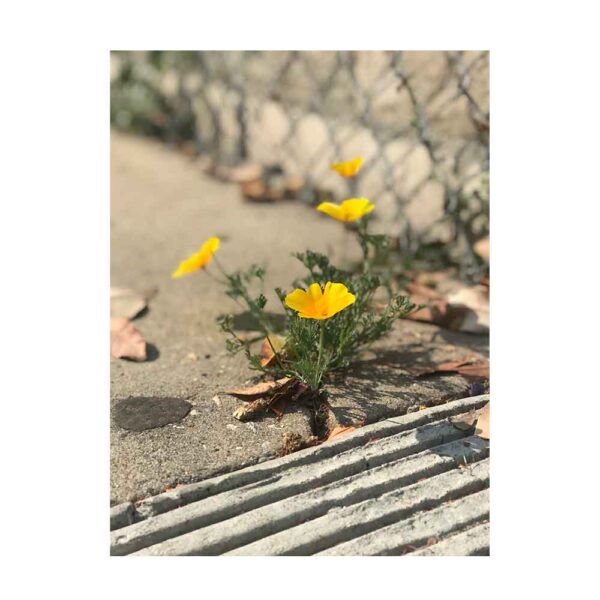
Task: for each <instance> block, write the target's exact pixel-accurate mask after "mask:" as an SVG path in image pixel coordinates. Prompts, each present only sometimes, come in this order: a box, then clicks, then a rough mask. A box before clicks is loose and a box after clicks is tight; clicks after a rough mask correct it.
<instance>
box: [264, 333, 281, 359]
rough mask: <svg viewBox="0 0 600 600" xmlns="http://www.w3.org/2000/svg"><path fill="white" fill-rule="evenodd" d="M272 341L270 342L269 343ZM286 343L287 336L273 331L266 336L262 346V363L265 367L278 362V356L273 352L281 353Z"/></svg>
mask: <svg viewBox="0 0 600 600" xmlns="http://www.w3.org/2000/svg"><path fill="white" fill-rule="evenodd" d="M269 342H270V343H269ZM284 345H285V338H284V337H283V336H281V335H277V334H276V333H272V334H271V335H269V336H268V338H265V339H264V340H263V342H262V344H261V346H260V357H261V358H260V364H261V366H263V367H270V366H271V365H272V364H274V363H275V362H276V360H277V359H276V357H275V354H274V352H273V349H275V352H277V354H280V353H281V351H282V350H283V346H284Z"/></svg>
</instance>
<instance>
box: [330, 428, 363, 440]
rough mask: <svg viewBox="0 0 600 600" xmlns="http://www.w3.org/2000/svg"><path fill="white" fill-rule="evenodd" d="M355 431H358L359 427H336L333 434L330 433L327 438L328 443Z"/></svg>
mask: <svg viewBox="0 0 600 600" xmlns="http://www.w3.org/2000/svg"><path fill="white" fill-rule="evenodd" d="M355 429H358V427H357V426H356V425H349V426H347V427H341V426H338V427H334V428H333V429H332V430H331V432H330V433H329V435H328V436H327V440H326V441H328V442H329V441H331V440H333V439H334V438H336V437H339V436H340V435H346V434H347V433H352V432H353V431H354V430H355Z"/></svg>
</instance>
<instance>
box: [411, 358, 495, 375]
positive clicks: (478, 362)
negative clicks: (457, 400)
mask: <svg viewBox="0 0 600 600" xmlns="http://www.w3.org/2000/svg"><path fill="white" fill-rule="evenodd" d="M405 370H406V371H408V372H409V373H410V374H411V375H417V376H418V377H422V376H424V375H433V374H434V373H459V374H460V375H463V376H464V377H465V378H467V379H489V378H490V361H489V360H487V359H481V358H480V359H478V358H476V355H475V354H469V355H468V356H466V357H465V358H461V359H458V360H448V361H446V362H444V363H441V364H438V365H434V364H430V365H415V366H412V367H405Z"/></svg>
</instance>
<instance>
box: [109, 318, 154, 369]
mask: <svg viewBox="0 0 600 600" xmlns="http://www.w3.org/2000/svg"><path fill="white" fill-rule="evenodd" d="M110 355H111V357H112V358H130V359H133V360H137V361H143V360H146V340H144V337H143V336H142V334H141V333H140V332H139V331H138V330H137V329H136V328H135V327H134V326H133V325H132V324H131V323H130V322H129V319H126V318H125V317H112V318H111V320H110Z"/></svg>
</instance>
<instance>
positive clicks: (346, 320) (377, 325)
mask: <svg viewBox="0 0 600 600" xmlns="http://www.w3.org/2000/svg"><path fill="white" fill-rule="evenodd" d="M361 164H362V159H354V160H353V161H348V162H347V163H340V164H338V165H333V166H332V169H334V170H336V171H337V172H339V173H340V174H341V175H342V176H344V177H352V176H354V175H355V174H356V172H357V171H358V170H359V169H360V166H361ZM374 209H375V205H374V204H372V203H371V202H370V201H369V200H368V199H366V198H350V199H348V200H345V201H344V202H342V203H341V204H334V203H332V202H323V203H321V204H319V206H318V207H317V210H318V211H319V212H323V213H325V214H327V215H328V216H330V217H332V218H334V219H336V220H338V221H340V222H342V223H346V224H347V223H354V224H356V228H355V233H356V236H357V241H358V244H359V245H360V248H361V250H362V262H361V266H360V268H359V269H358V270H357V271H356V272H351V271H348V270H342V269H339V268H337V267H335V266H334V265H332V264H331V262H330V260H329V257H328V256H326V255H324V254H320V253H317V252H313V251H311V250H307V251H305V252H303V253H297V254H295V255H294V256H295V257H296V258H297V259H298V260H299V261H300V262H301V263H302V264H303V265H304V267H305V268H306V270H307V272H308V273H307V275H306V277H305V278H304V279H302V280H300V281H297V282H294V286H295V288H296V289H294V290H293V291H292V292H290V293H285V292H284V291H283V290H282V289H280V288H276V289H275V292H276V293H277V296H278V297H279V300H280V301H281V303H282V306H283V309H284V312H285V319H284V322H283V323H281V322H280V321H279V320H277V319H275V318H273V315H272V314H271V313H269V312H267V310H266V305H267V298H266V297H265V295H264V294H263V293H262V292H261V293H259V294H258V295H256V294H255V293H253V292H252V291H251V290H252V289H253V288H254V287H256V284H257V283H260V284H261V285H262V284H263V282H264V276H265V270H264V269H263V268H262V267H259V266H257V265H252V266H251V267H250V268H249V269H247V270H246V271H235V272H232V273H229V272H227V271H226V270H225V269H224V268H223V267H222V266H221V265H220V264H219V262H218V261H217V260H216V258H215V260H214V263H215V265H216V266H217V269H218V270H219V273H220V275H219V276H218V277H217V276H215V275H211V276H213V277H215V278H216V279H217V280H218V281H220V282H221V283H222V284H223V285H224V286H225V293H226V294H227V295H228V296H229V297H230V298H232V299H233V300H234V301H236V302H237V303H238V304H239V305H240V306H242V307H243V308H244V309H245V310H247V312H248V313H249V315H250V316H251V317H252V318H253V320H254V322H255V323H256V327H257V329H258V331H259V335H258V336H256V337H254V338H250V339H248V338H245V337H242V336H241V335H239V334H238V333H237V332H236V331H235V328H234V319H233V317H232V316H231V315H226V316H224V317H221V318H220V319H219V320H218V323H219V325H220V327H221V329H222V331H223V332H225V333H226V334H227V336H228V338H227V340H226V345H227V349H228V351H229V352H231V353H238V352H243V353H244V354H245V356H246V358H247V360H248V363H249V366H250V368H252V369H255V370H258V371H261V372H262V373H263V374H265V375H268V376H269V377H271V378H274V379H278V380H279V381H282V382H284V383H282V384H281V385H279V386H276V387H274V388H272V389H271V391H270V392H269V394H268V398H267V399H264V398H263V399H261V401H260V403H259V404H260V405H259V404H256V403H255V404H254V406H253V407H252V408H250V409H248V410H246V411H236V412H237V413H238V414H236V416H237V417H238V418H243V417H246V418H248V415H250V416H253V415H254V414H256V412H257V410H262V409H264V408H266V407H268V406H269V405H270V404H272V403H273V402H275V401H276V400H278V399H280V398H283V397H287V398H292V399H295V400H296V399H299V398H300V397H302V396H307V397H312V398H313V399H314V398H315V396H316V395H317V394H318V393H319V391H320V389H321V387H322V384H323V381H324V380H325V379H326V377H327V374H328V373H330V372H332V371H334V370H337V369H342V368H345V367H347V366H348V365H349V364H350V363H351V362H352V361H353V360H356V359H357V357H358V355H359V353H360V351H361V350H362V349H364V348H365V347H368V346H369V345H370V344H372V343H373V342H375V341H377V340H378V339H380V338H381V337H383V336H384V335H386V334H387V333H389V332H390V331H391V329H392V327H393V324H394V322H395V321H396V320H398V319H401V318H403V317H406V316H408V314H410V313H411V312H412V311H413V310H414V309H415V305H414V304H412V303H411V302H410V301H409V299H408V298H407V297H406V296H402V295H400V294H394V293H393V292H392V289H391V285H390V283H389V281H388V280H385V279H384V280H382V278H381V276H379V275H377V274H375V273H374V272H373V269H372V264H373V262H374V261H376V260H377V258H378V257H379V256H380V254H381V253H382V252H384V251H385V249H386V247H387V237H386V236H382V235H372V234H369V233H368V218H369V217H368V215H369V214H370V213H371V212H372V211H373V210H374ZM218 248H219V240H218V238H211V239H210V240H208V241H207V242H206V243H205V244H204V245H203V246H202V247H201V248H200V250H199V251H198V252H197V253H196V254H194V255H192V256H191V257H190V258H188V259H186V260H185V261H183V262H182V263H181V264H180V265H179V267H178V269H177V270H176V271H175V272H174V273H173V277H180V276H181V275H184V274H187V273H190V272H193V271H197V270H206V267H207V266H208V264H209V263H210V262H211V261H212V260H213V258H214V254H215V252H216V251H217V250H218ZM207 273H208V271H207ZM380 287H383V288H385V289H386V290H387V292H388V302H387V305H386V306H385V307H382V308H381V309H378V307H376V306H375V304H374V302H373V298H374V295H375V292H376V291H377V290H378V289H379V288H380ZM259 340H263V344H262V353H257V352H255V344H256V342H258V341H259ZM257 402H258V401H257ZM255 409H256V410H255Z"/></svg>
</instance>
